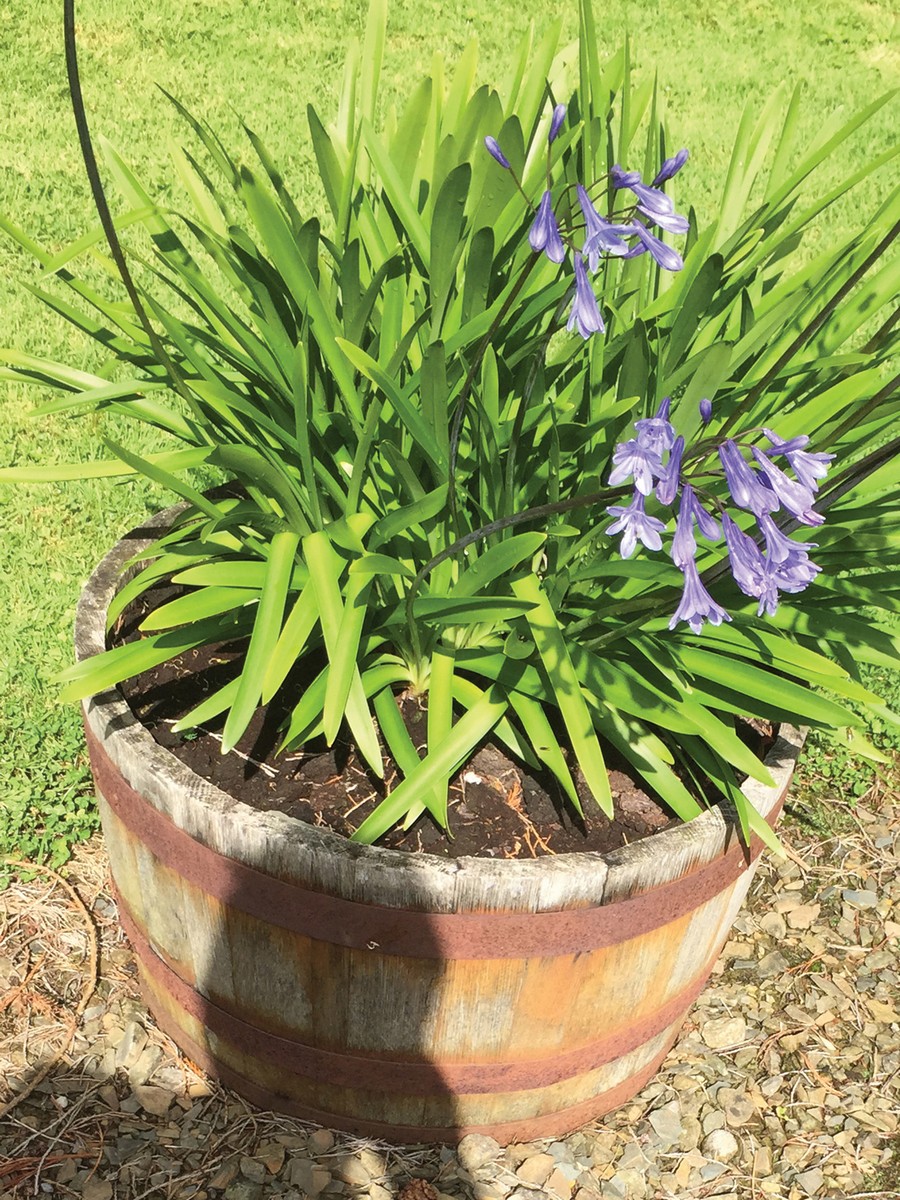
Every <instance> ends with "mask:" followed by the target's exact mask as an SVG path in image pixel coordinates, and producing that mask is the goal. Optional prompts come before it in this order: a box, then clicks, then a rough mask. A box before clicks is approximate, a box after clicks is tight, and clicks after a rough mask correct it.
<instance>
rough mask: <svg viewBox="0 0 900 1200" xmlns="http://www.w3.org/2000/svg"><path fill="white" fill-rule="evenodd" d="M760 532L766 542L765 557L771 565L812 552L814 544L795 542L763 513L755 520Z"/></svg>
mask: <svg viewBox="0 0 900 1200" xmlns="http://www.w3.org/2000/svg"><path fill="white" fill-rule="evenodd" d="M756 522H757V524H758V525H759V528H760V532H761V533H762V535H763V537H764V538H765V540H766V557H767V558H768V559H769V562H772V563H785V562H789V561H790V560H791V559H792V558H793V557H794V556H796V555H797V554H800V553H805V551H807V550H812V549H813V548H814V546H815V545H816V543H815V542H795V541H793V540H792V539H791V538H789V537H788V536H787V534H786V533H784V532H782V530H780V529H779V528H778V526H777V525H776V524H775V522H774V521H773V520H772V518H771V517H770V516H769V514H768V513H763V514H762V516H761V517H757V518H756Z"/></svg>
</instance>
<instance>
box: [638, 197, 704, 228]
mask: <svg viewBox="0 0 900 1200" xmlns="http://www.w3.org/2000/svg"><path fill="white" fill-rule="evenodd" d="M638 212H639V213H641V214H642V215H643V216H645V217H647V219H648V220H650V221H653V222H654V223H655V224H656V225H659V226H660V228H661V229H665V230H667V231H668V232H669V233H687V231H688V230H689V229H690V227H691V223H690V221H689V220H688V219H687V217H683V216H682V215H681V213H677V212H671V213H654V212H650V210H649V209H647V208H645V207H644V206H643V204H639V205H638Z"/></svg>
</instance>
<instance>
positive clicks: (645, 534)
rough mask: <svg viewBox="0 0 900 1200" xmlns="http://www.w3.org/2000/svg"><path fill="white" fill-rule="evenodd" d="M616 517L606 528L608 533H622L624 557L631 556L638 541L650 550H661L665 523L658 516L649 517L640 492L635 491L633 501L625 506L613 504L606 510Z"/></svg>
mask: <svg viewBox="0 0 900 1200" xmlns="http://www.w3.org/2000/svg"><path fill="white" fill-rule="evenodd" d="M606 511H607V512H608V513H609V515H610V516H611V517H615V518H616V519H615V520H614V521H613V522H612V524H611V525H608V526H607V527H606V529H605V530H604V532H605V533H607V534H613V533H621V534H622V541H621V542H620V543H619V553H620V554H621V555H622V557H623V558H630V557H631V555H632V554H633V553H634V548H635V546H636V545H637V544H638V541H640V542H641V544H642V545H644V546H646V548H647V549H648V550H661V549H662V538H661V537H660V536H659V535H660V533H662V531H663V530H664V529H665V527H666V526H665V523H664V522H663V521H660V520H658V519H657V518H656V517H648V516H647V514H646V513H645V512H644V497H643V496H642V495H641V493H640V492H637V491H636V492H635V493H634V498H633V499H632V501H631V503H630V504H629V505H628V506H627V507H625V506H623V505H621V504H612V505H610V507H609V508H607V510H606Z"/></svg>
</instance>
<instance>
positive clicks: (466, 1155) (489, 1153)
mask: <svg viewBox="0 0 900 1200" xmlns="http://www.w3.org/2000/svg"><path fill="white" fill-rule="evenodd" d="M499 1153H500V1143H499V1142H497V1141H495V1140H494V1139H493V1138H492V1137H486V1136H485V1135H484V1134H481V1133H469V1134H467V1135H466V1136H465V1137H464V1138H463V1139H462V1141H461V1142H460V1143H459V1145H458V1146H457V1147H456V1157H457V1158H458V1159H459V1163H460V1166H462V1167H463V1168H464V1169H465V1170H466V1171H478V1170H479V1169H480V1168H481V1167H483V1166H485V1165H486V1164H487V1163H489V1162H493V1160H494V1159H495V1158H496V1157H497V1155H498V1154H499Z"/></svg>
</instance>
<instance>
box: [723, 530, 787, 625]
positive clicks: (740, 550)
mask: <svg viewBox="0 0 900 1200" xmlns="http://www.w3.org/2000/svg"><path fill="white" fill-rule="evenodd" d="M722 529H723V530H724V532H725V545H726V546H727V547H728V560H729V562H730V564H731V574H732V575H733V576H734V582H735V583H736V584H737V585H738V587H739V588H740V589H741V591H742V592H743V593H744V595H745V596H755V597H757V598H758V597H760V596H761V595H762V593H763V590H764V589H765V586H766V585H765V575H766V560H765V559H764V558H763V555H762V551H761V550H760V548H759V546H757V544H756V542H754V540H753V538H752V537H749V536H748V535H747V534H746V533H744V532H743V531H742V530H741V529H739V528H738V526H737V524H736V523H735V522H734V521H733V520H732V518H731V517H729V515H728V513H722ZM776 603H777V598H776ZM772 611H774V610H772Z"/></svg>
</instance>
